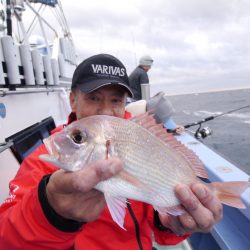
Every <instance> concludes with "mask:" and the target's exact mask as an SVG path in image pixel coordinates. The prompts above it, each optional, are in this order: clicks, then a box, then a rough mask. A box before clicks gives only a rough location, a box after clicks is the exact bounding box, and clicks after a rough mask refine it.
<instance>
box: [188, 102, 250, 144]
mask: <svg viewBox="0 0 250 250" xmlns="http://www.w3.org/2000/svg"><path fill="white" fill-rule="evenodd" d="M249 107H250V105H246V106H243V107H240V108H236V109H232V110H229V111H227V112H224V113H221V114H219V115H214V116H208V117H206V118H204V119H202V120H200V121H197V122H193V123H189V124H186V125H184V128H190V127H193V126H199V127H198V129H197V130H196V132H195V134H194V136H195V137H196V138H197V139H201V138H205V137H207V136H209V135H211V134H212V133H213V131H212V130H211V129H210V128H208V127H205V128H203V129H201V124H202V123H204V122H207V121H211V120H213V119H215V118H217V117H220V116H223V115H226V114H230V113H233V112H235V111H238V110H241V109H245V108H249Z"/></svg>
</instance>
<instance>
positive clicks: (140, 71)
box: [129, 56, 153, 100]
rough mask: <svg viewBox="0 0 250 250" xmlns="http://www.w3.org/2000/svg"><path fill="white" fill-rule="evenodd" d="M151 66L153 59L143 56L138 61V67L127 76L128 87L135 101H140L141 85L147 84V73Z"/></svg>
mask: <svg viewBox="0 0 250 250" xmlns="http://www.w3.org/2000/svg"><path fill="white" fill-rule="evenodd" d="M152 65H153V59H152V58H151V57H150V56H143V57H141V58H140V60H139V65H138V66H137V67H136V68H135V69H134V71H133V72H132V73H131V74H130V75H129V86H130V88H131V89H132V92H133V94H134V99H135V100H141V99H142V92H141V84H148V83H149V79H148V74H147V72H148V71H149V70H150V69H151V67H152Z"/></svg>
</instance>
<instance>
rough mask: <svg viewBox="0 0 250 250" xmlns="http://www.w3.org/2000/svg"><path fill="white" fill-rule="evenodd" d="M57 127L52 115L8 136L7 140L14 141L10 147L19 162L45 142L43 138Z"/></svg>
mask: <svg viewBox="0 0 250 250" xmlns="http://www.w3.org/2000/svg"><path fill="white" fill-rule="evenodd" d="M54 128H55V122H54V119H53V118H52V117H51V116H50V117H48V118H46V119H44V120H42V121H41V122H38V123H35V124H33V125H32V126H30V127H28V128H25V129H23V130H21V131H19V132H18V133H16V134H14V135H12V136H10V137H8V138H6V139H5V141H6V142H7V143H8V142H12V143H11V144H12V146H11V147H10V149H11V151H12V153H13V154H14V155H15V157H16V159H17V160H18V162H19V163H21V162H22V161H23V160H24V158H26V157H27V156H28V155H29V154H30V153H32V152H33V151H34V150H35V149H36V148H37V147H38V146H39V145H41V144H42V143H43V139H44V138H46V137H48V136H49V135H50V131H51V130H53V129H54Z"/></svg>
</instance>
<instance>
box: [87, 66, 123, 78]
mask: <svg viewBox="0 0 250 250" xmlns="http://www.w3.org/2000/svg"><path fill="white" fill-rule="evenodd" d="M91 66H92V69H93V72H94V73H96V74H106V75H114V76H125V73H126V69H125V68H119V67H113V66H107V65H100V64H92V65H91Z"/></svg>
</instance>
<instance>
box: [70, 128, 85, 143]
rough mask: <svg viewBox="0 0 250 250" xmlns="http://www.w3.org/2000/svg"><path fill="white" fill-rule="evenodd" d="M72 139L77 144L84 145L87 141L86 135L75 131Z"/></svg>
mask: <svg viewBox="0 0 250 250" xmlns="http://www.w3.org/2000/svg"><path fill="white" fill-rule="evenodd" d="M70 137H71V139H72V140H73V141H74V142H75V143H76V144H82V143H83V142H85V141H86V134H83V133H82V132H81V131H80V130H74V131H73V132H72V134H71V136H70Z"/></svg>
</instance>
